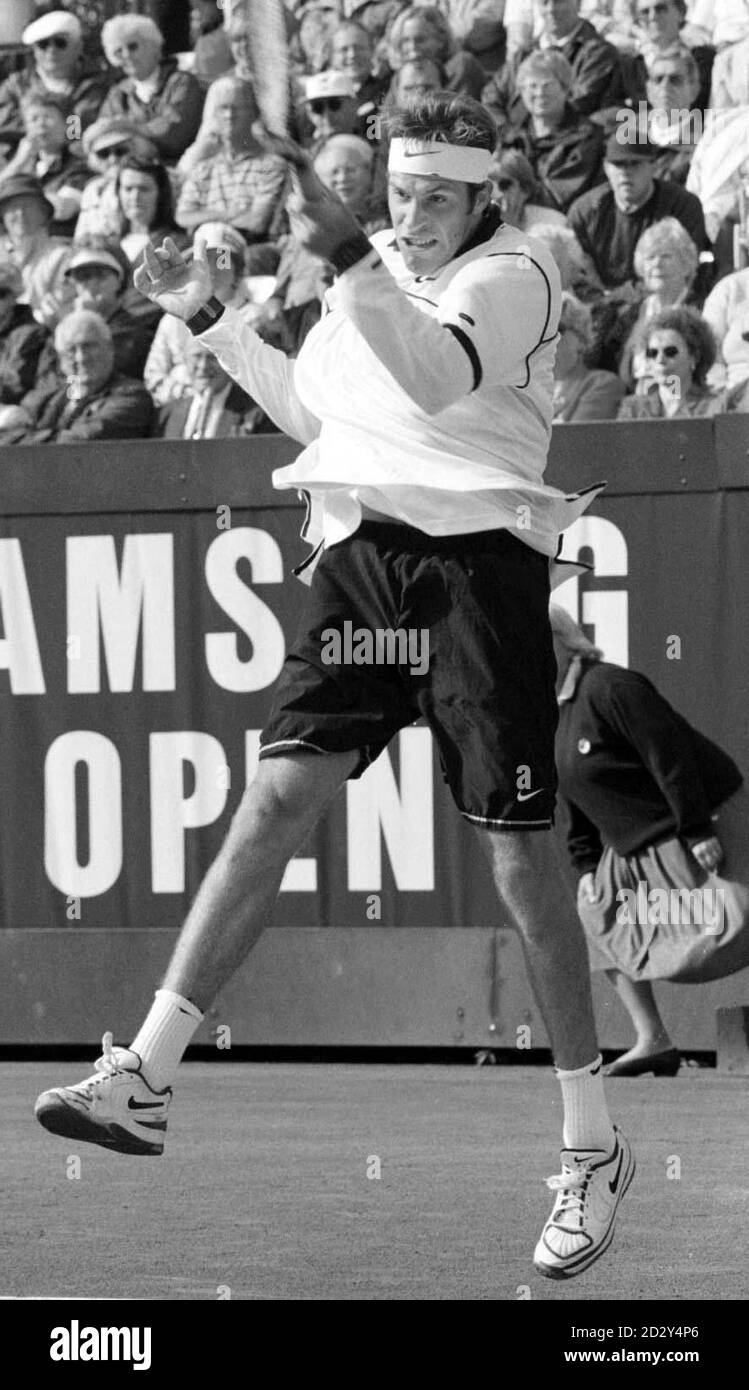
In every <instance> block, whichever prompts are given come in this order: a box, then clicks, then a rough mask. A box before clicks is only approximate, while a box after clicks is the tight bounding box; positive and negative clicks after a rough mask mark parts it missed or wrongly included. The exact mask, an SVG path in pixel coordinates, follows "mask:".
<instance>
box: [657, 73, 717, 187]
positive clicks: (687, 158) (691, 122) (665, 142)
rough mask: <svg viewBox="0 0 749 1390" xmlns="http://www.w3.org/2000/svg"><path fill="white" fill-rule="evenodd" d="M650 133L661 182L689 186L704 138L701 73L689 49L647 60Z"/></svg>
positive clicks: (658, 176)
mask: <svg viewBox="0 0 749 1390" xmlns="http://www.w3.org/2000/svg"><path fill="white" fill-rule="evenodd" d="M646 66H647V79H646V84H645V87H646V92H647V98H648V107H649V110H648V131H649V134H650V139H651V140H652V142H653V145H654V146H657V147H658V149H659V150H660V153H659V154H657V155H656V158H655V161H654V167H655V174H656V177H657V178H661V179H672V180H673V182H674V183H680V184H685V183H686V181H687V174H688V173H689V169H690V166H691V163H692V157H693V155H694V150H695V146H696V144H697V141H698V140H699V139H700V138H701V136H702V130H703V120H702V113H701V112H700V110H699V105H698V103H699V93H700V70H699V68H698V66H697V63H696V60H695V58H694V55H693V54H692V53H690V52H689V49H688V48H680V49H675V50H674V51H673V52H672V53H656V54H655V55H654V56H652V57H651V58H648V59H647V63H646Z"/></svg>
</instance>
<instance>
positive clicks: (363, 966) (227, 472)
mask: <svg viewBox="0 0 749 1390" xmlns="http://www.w3.org/2000/svg"><path fill="white" fill-rule="evenodd" d="M295 452H296V450H295V446H294V445H292V444H291V443H290V442H289V441H287V440H284V439H279V438H274V437H271V438H268V439H261V440H257V441H251V442H247V441H234V440H231V441H221V442H216V443H206V442H201V443H198V444H194V445H187V444H179V443H177V444H172V443H157V442H150V441H144V442H142V443H135V444H132V443H128V444H127V445H125V444H122V445H112V444H109V445H106V446H102V447H99V446H96V445H90V446H86V447H84V448H82V449H77V448H76V449H73V448H71V447H64V448H62V447H60V448H54V447H50V446H46V447H45V448H44V449H40V450H30V449H14V450H7V451H6V452H5V455H4V457H3V459H2V460H1V461H0V497H1V498H2V499H3V504H2V511H3V513H4V521H3V523H2V531H1V532H0V535H1V536H2V539H1V540H0V622H1V623H2V632H1V633H0V701H1V702H2V726H1V729H0V753H1V756H2V791H1V793H0V834H1V836H2V879H1V881H0V952H2V956H1V957H0V959H1V960H2V965H3V970H2V980H3V983H2V986H0V991H1V992H0V1002H1V1019H2V1022H1V1023H0V1042H2V1041H5V1042H8V1041H66V1040H69V1041H89V1040H91V1041H93V1040H94V1039H95V1038H96V1036H97V1034H98V1033H99V1032H100V1031H102V1029H103V1027H106V1026H112V1027H114V1028H115V1031H118V1030H119V1031H121V1032H126V1031H128V1029H129V1028H131V1027H132V1026H133V1025H134V1023H135V1022H136V1020H137V1017H138V1014H139V1012H140V1011H141V1009H142V1007H143V1004H144V1003H145V1002H147V999H148V996H149V992H150V989H151V987H152V984H153V982H154V978H155V975H156V974H157V973H158V971H159V970H160V969H161V968H163V963H164V962H165V960H166V956H167V954H168V951H169V949H170V946H171V943H172V941H173V938H174V932H175V931H176V929H177V927H178V925H179V922H180V921H181V918H182V916H183V915H184V911H185V907H186V905H187V903H188V902H189V900H190V898H191V897H192V895H193V894H194V892H195V889H196V887H197V885H198V883H199V881H200V878H201V876H202V874H203V873H204V872H205V869H206V868H207V866H208V864H209V863H210V860H211V858H212V857H213V855H214V854H215V852H216V849H217V848H218V845H219V844H220V841H221V839H222V837H223V835H224V833H225V831H226V827H227V824H228V821H229V818H230V816H231V813H232V811H233V809H234V808H235V806H236V804H237V801H238V799H239V797H240V795H241V791H242V788H243V787H244V785H245V783H246V781H247V780H249V778H250V777H251V775H252V772H253V770H254V767H255V763H256V757H257V737H258V733H259V730H260V729H261V728H262V724H263V721H264V718H265V715H266V713H267V710H268V706H269V700H270V696H271V693H272V687H273V684H274V681H275V679H276V677H277V675H278V671H279V669H280V666H281V662H282V660H283V654H284V649H285V643H286V641H287V639H288V638H289V636H290V634H291V633H293V629H294V624H295V622H296V620H297V616H298V614H299V611H300V606H301V604H302V603H303V601H304V596H305V589H304V587H303V586H302V585H301V584H300V583H299V582H298V581H297V580H296V579H294V578H293V576H291V574H290V571H291V567H292V566H293V565H294V564H296V563H297V562H298V560H299V558H300V556H301V555H302V553H303V549H304V548H303V545H302V543H301V541H299V539H298V530H299V525H300V522H301V516H302V513H301V509H300V508H299V506H298V504H297V501H296V498H295V497H294V496H293V495H290V494H286V493H276V492H274V490H273V488H272V486H271V483H270V474H271V472H272V469H273V468H274V467H278V466H281V465H282V464H283V463H285V462H288V461H289V459H290V458H291V457H293V455H294V453H295ZM548 476H549V481H551V482H552V483H554V484H555V485H556V486H559V487H561V488H563V489H565V490H574V489H576V488H578V487H586V486H588V485H589V484H591V483H593V482H596V481H599V480H600V479H602V478H605V479H606V480H607V482H608V486H607V489H606V492H605V493H604V495H603V497H602V498H601V499H599V500H598V501H597V502H596V504H595V505H594V506H593V507H592V508H591V514H590V515H586V516H585V517H583V518H581V520H580V521H579V522H578V523H577V524H576V526H575V527H574V528H573V529H572V530H571V531H570V532H568V533H567V538H566V542H565V551H564V553H565V555H566V556H567V557H568V558H575V557H576V555H578V554H579V555H580V556H581V558H584V559H587V560H588V561H590V562H592V563H593V565H594V572H593V573H592V574H591V575H589V576H585V577H584V578H583V579H580V580H573V581H570V582H569V583H568V584H567V585H565V586H564V588H563V589H562V590H560V591H559V598H560V601H563V602H564V603H565V606H567V607H568V608H569V610H570V611H571V612H572V613H573V615H574V616H575V617H578V618H579V619H580V620H582V621H583V622H584V623H585V624H586V625H588V627H589V630H590V631H591V635H592V636H593V637H594V639H595V640H596V642H597V643H598V644H599V645H600V646H602V647H603V648H604V650H605V653H606V656H607V657H608V659H610V660H613V661H618V662H621V663H622V664H628V665H631V666H634V667H636V668H638V669H641V670H643V671H645V672H646V673H647V674H648V675H649V676H650V677H651V678H652V679H653V680H654V681H655V683H656V684H657V685H658V686H659V688H660V689H661V690H662V691H663V693H664V694H665V695H666V696H667V698H669V699H670V700H671V701H672V702H673V703H674V704H675V705H676V706H677V707H678V708H679V709H681V710H682V711H683V712H684V713H685V714H686V716H687V717H688V718H689V719H691V720H692V721H693V722H694V723H695V724H697V725H698V726H699V727H700V728H702V729H704V730H705V732H707V733H708V734H710V735H712V736H713V737H715V738H716V739H718V740H719V741H720V742H721V743H722V744H723V745H724V746H725V747H726V748H727V749H728V751H730V752H731V753H732V754H733V755H734V756H735V757H736V758H737V759H738V760H739V762H740V763H741V764H742V766H743V767H745V768H746V769H747V770H749V733H748V731H747V724H748V721H747V715H746V710H747V693H748V692H747V686H748V685H749V649H748V643H747V637H746V613H747V611H749V563H748V562H747V558H746V540H745V537H746V535H747V534H749V417H746V416H744V417H740V416H736V417H726V418H724V419H717V420H715V421H711V420H696V421H687V422H684V423H681V422H675V421H671V422H654V423H652V424H641V423H638V424H634V425H621V426H615V427H612V426H600V427H595V426H582V425H580V426H575V425H572V426H566V427H563V428H562V429H558V430H556V431H555V435H554V442H553V453H552V463H551V466H550V470H549V475H548ZM248 502H250V503H251V505H248ZM276 920H277V926H278V928H279V930H278V931H276V932H271V933H269V934H268V935H267V936H266V938H264V939H263V941H262V942H261V944H260V947H259V948H258V951H257V952H256V953H255V954H254V955H253V957H252V958H251V960H250V962H249V963H248V965H247V966H246V967H245V969H244V970H243V971H242V972H241V973H240V975H239V976H238V977H237V979H236V980H235V982H234V983H233V984H232V985H231V986H230V987H229V989H228V990H227V991H226V993H225V994H224V995H223V996H222V999H221V1000H220V1001H219V1003H218V1004H217V1007H216V1009H215V1010H214V1011H213V1015H212V1019H211V1021H210V1025H206V1026H205V1028H204V1032H203V1034H202V1035H201V1036H203V1037H204V1039H207V1038H208V1036H209V1031H210V1027H214V1028H215V1027H217V1026H218V1024H221V1026H222V1027H224V1028H225V1027H226V1026H227V1025H228V1026H230V1027H231V1029H232V1036H233V1038H234V1039H235V1040H236V1041H237V1042H255V1043H269V1044H270V1043H273V1044H283V1043H288V1044H300V1043H305V1042H311V1043H326V1042H328V1043H351V1044H353V1043H368V1044H378V1043H380V1044H387V1043H399V1044H403V1043H421V1044H425V1045H427V1044H435V1045H436V1044H440V1043H463V1042H464V1043H466V1044H470V1045H475V1044H484V1043H491V1042H494V1043H496V1044H497V1045H504V1046H510V1045H513V1043H515V1042H516V1041H517V1040H518V1038H521V1037H522V1039H523V1041H524V1042H526V1043H527V1041H528V1036H527V1025H530V1027H531V1034H532V1037H531V1039H530V1041H531V1044H532V1045H534V1046H542V1045H544V1043H545V1037H544V1035H543V1031H542V1027H541V1024H540V1020H538V1019H537V1017H536V1015H535V1010H534V1006H533V1003H532V1001H531V999H530V996H529V993H528V987H527V982H526V980H525V976H524V972H523V970H522V965H521V962H520V956H519V952H518V950H517V943H516V942H515V939H514V937H513V936H512V934H511V933H509V932H508V931H507V930H506V923H504V922H503V921H502V918H501V914H500V912H499V909H498V907H497V904H496V902H495V899H494V896H493V893H492V889H491V885H490V883H489V879H488V875H487V872H486V870H485V867H484V863H483V860H482V858H481V856H480V854H479V853H478V852H477V845H476V842H475V833H474V832H473V831H472V830H471V829H470V828H469V827H468V826H467V825H466V824H465V823H464V822H463V821H461V820H460V818H459V817H458V816H457V815H456V813H455V812H454V810H453V807H452V804H451V802H450V798H449V796H448V795H447V793H446V790H445V788H444V787H443V785H442V782H441V777H440V773H439V768H438V765H437V763H436V760H434V758H433V752H432V747H431V737H430V735H429V733H428V731H427V730H426V729H423V728H418V727H417V728H411V729H408V730H406V731H404V732H403V734H402V735H401V737H400V739H399V740H398V741H397V743H396V744H395V745H394V746H393V747H392V748H391V750H390V751H389V753H388V754H386V755H384V756H383V757H382V758H381V759H379V760H378V762H377V763H376V764H375V765H374V766H373V768H371V769H370V770H369V771H368V773H367V774H366V775H365V777H364V778H362V779H361V781H358V782H355V783H350V784H349V785H348V787H347V788H346V789H345V792H344V793H343V794H342V795H341V797H340V798H339V801H338V804H337V805H336V806H335V808H334V809H333V811H332V812H331V814H330V815H329V816H328V818H327V819H326V821H325V823H324V824H323V825H322V826H321V827H320V829H319V831H318V832H317V834H316V835H315V836H314V837H313V839H312V840H311V841H310V843H309V845H307V846H305V849H304V851H303V852H302V854H301V855H300V856H299V858H298V859H297V860H295V861H294V862H293V863H292V865H291V866H290V868H289V870H288V871H287V875H286V878H285V880H284V884H283V887H282V894H281V901H280V907H279V911H278V915H277V919H276ZM404 929H408V930H405V931H404ZM745 993H746V986H745V981H744V979H743V977H737V978H736V979H735V980H734V981H732V982H723V983H721V984H720V985H718V986H714V987H712V989H711V991H706V990H694V989H681V990H678V991H677V990H671V991H667V994H669V995H670V996H671V998H672V999H673V1003H672V1004H671V1002H670V1000H669V1007H672V1008H673V1010H675V1014H674V1017H675V1019H676V1023H675V1028H676V1033H677V1036H678V1039H679V1041H680V1042H681V1044H682V1046H685V1047H686V1046H689V1045H692V1046H695V1047H697V1046H701V1047H709V1046H711V1045H713V1037H714V1034H713V1026H712V1017H711V1015H712V1010H713V1008H714V1003H715V1000H716V999H717V998H720V999H721V1001H723V1000H730V1001H731V1002H733V1001H734V1000H736V1001H738V1000H739V999H743V998H744V997H745ZM599 1004H600V1010H601V1012H600V1022H601V1026H602V1036H603V1042H604V1044H605V1045H612V1046H613V1045H616V1044H618V1042H620V1041H622V1042H623V1041H625V1040H626V1031H623V1029H622V1022H621V1015H620V1014H619V1013H618V1012H616V1011H614V1009H613V1007H612V1008H609V1006H608V1002H607V996H606V995H604V994H603V993H601V994H600V999H599ZM518 1030H520V1032H518ZM222 1036H224V1037H225V1034H224V1035H222Z"/></svg>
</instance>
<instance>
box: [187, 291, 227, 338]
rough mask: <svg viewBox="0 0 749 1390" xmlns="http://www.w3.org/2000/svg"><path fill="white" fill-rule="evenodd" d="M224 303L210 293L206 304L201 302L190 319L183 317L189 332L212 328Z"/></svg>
mask: <svg viewBox="0 0 749 1390" xmlns="http://www.w3.org/2000/svg"><path fill="white" fill-rule="evenodd" d="M224 308H225V305H223V304H222V303H221V300H220V299H217V298H216V296H215V294H212V295H211V297H210V299H209V300H208V303H207V304H201V306H200V308H199V309H198V312H197V313H196V314H193V316H192V318H191V319H185V323H186V324H187V327H188V328H189V330H190V332H191V333H194V334H196V335H197V334H198V333H205V330H206V328H213V325H214V323H218V321H219V319H220V318H221V315H222V314H223V312H224Z"/></svg>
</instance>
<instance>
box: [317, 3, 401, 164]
mask: <svg viewBox="0 0 749 1390" xmlns="http://www.w3.org/2000/svg"><path fill="white" fill-rule="evenodd" d="M330 55H331V56H330V66H331V68H333V69H334V70H335V71H336V72H342V73H343V74H344V76H345V77H348V78H350V80H351V83H352V86H353V88H354V91H355V93H356V125H355V126H354V131H353V133H354V134H355V135H361V136H364V137H366V134H367V122H368V121H370V120H371V117H372V116H374V115H376V113H377V112H378V111H379V109H380V106H381V105H382V102H383V101H384V99H385V97H386V96H387V92H388V87H389V86H390V74H389V73H386V74H384V75H380V76H378V77H375V76H374V74H373V72H372V60H373V58H374V44H373V42H372V38H371V36H370V34H369V32H368V31H367V30H366V29H365V28H364V26H363V25H361V24H357V23H356V22H355V21H353V20H349V21H347V23H345V24H341V25H339V27H338V28H337V29H335V30H334V31H333V35H332V38H331V42H330Z"/></svg>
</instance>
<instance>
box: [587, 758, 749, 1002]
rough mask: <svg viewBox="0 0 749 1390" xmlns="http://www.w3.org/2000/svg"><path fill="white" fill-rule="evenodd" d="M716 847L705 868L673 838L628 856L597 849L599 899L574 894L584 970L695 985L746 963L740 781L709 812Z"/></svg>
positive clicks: (748, 817)
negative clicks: (711, 867)
mask: <svg viewBox="0 0 749 1390" xmlns="http://www.w3.org/2000/svg"><path fill="white" fill-rule="evenodd" d="M713 821H714V832H713V833H714V834H715V835H716V836H717V837H718V839H719V840H720V843H721V845H722V847H723V855H724V857H723V859H722V860H721V863H720V868H719V870H718V872H717V873H706V872H705V870H704V869H701V868H700V865H699V864H698V863H697V860H696V859H695V858H694V856H693V855H692V854H691V853H690V851H689V850H688V849H686V848H685V846H684V845H683V844H682V842H681V840H679V839H678V838H677V837H676V836H672V837H671V838H669V839H665V840H660V841H658V842H657V843H656V844H653V845H648V846H647V847H646V848H644V849H641V850H639V851H638V852H637V853H635V854H616V853H615V851H614V850H613V849H611V848H607V849H605V850H604V852H603V855H602V856H601V859H600V861H599V864H598V867H597V869H596V872H595V884H596V890H597V893H598V896H599V898H600V901H599V902H597V903H589V902H587V901H586V900H584V899H583V896H582V894H581V893H579V892H578V896H577V910H578V913H579V916H580V920H581V922H582V924H583V927H584V928H585V935H586V938H587V942H588V951H589V954H590V966H591V969H592V970H611V969H616V970H620V971H621V972H622V973H623V974H624V975H627V976H629V978H630V979H632V980H677V981H680V982H682V983H683V984H701V983H703V982H704V981H706V980H717V979H720V978H721V977H722V976H724V975H732V974H734V972H735V971H737V970H742V969H743V968H744V967H745V966H748V965H749V791H748V790H747V789H746V787H745V786H741V787H740V788H739V790H738V791H737V792H735V793H734V795H733V796H731V797H729V799H728V800H727V801H725V802H724V803H723V805H722V806H720V807H719V808H718V810H717V811H716V812H715V814H714V815H713Z"/></svg>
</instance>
